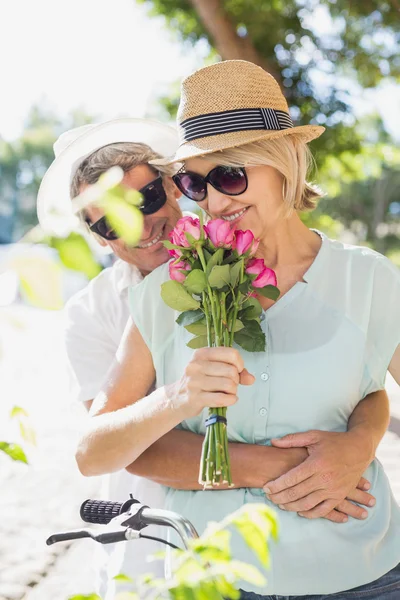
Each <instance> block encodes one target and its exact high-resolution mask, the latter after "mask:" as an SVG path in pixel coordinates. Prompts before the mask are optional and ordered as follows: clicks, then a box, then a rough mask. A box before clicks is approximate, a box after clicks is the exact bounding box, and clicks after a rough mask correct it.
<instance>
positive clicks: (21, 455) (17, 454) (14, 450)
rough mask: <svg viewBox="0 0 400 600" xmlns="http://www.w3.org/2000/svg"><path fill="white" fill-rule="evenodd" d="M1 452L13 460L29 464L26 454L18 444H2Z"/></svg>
mask: <svg viewBox="0 0 400 600" xmlns="http://www.w3.org/2000/svg"><path fill="white" fill-rule="evenodd" d="M0 451H2V452H4V453H5V454H7V456H9V457H10V458H12V460H15V461H18V462H23V463H25V464H26V465H27V464H28V459H27V458H26V454H25V452H24V451H23V450H22V448H21V446H18V444H9V443H8V442H0Z"/></svg>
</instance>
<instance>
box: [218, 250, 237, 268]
mask: <svg viewBox="0 0 400 600" xmlns="http://www.w3.org/2000/svg"><path fill="white" fill-rule="evenodd" d="M236 258H237V257H236V256H235V254H234V253H233V252H231V253H230V254H229V255H228V256H227V257H226V258H224V260H223V261H222V264H223V265H230V264H231V263H233V261H234V260H236Z"/></svg>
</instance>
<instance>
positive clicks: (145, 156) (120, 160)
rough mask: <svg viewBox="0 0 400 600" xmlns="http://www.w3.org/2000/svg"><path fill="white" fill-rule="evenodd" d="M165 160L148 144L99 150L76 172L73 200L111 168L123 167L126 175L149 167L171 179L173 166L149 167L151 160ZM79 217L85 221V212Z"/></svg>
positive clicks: (72, 190)
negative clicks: (135, 168)
mask: <svg viewBox="0 0 400 600" xmlns="http://www.w3.org/2000/svg"><path fill="white" fill-rule="evenodd" d="M160 158H163V157H162V156H161V155H160V154H158V153H157V152H154V150H152V149H151V148H150V146H148V145H147V144H142V143H133V142H119V143H116V144H108V145H107V146H103V147H102V148H99V149H98V150H96V151H95V152H93V153H92V154H90V155H89V156H87V157H86V158H85V159H84V160H83V161H82V162H81V164H80V165H79V167H78V169H77V170H76V172H75V174H74V176H73V178H72V181H71V185H70V195H71V198H75V197H76V196H78V195H79V194H80V192H81V187H82V185H84V184H86V185H92V184H93V183H97V181H98V179H99V177H100V176H101V175H103V173H105V172H106V171H108V169H111V167H115V166H117V167H121V169H122V170H123V171H124V173H128V171H130V170H131V169H133V168H134V167H137V166H139V165H147V166H148V167H149V169H151V170H152V171H153V172H154V174H158V173H160V174H161V175H166V176H169V177H171V176H172V175H173V173H174V168H173V167H172V166H169V165H168V166H157V167H153V166H152V165H149V164H148V163H149V161H150V160H154V159H160ZM78 216H79V217H80V219H81V220H82V221H85V214H84V211H80V212H79V214H78Z"/></svg>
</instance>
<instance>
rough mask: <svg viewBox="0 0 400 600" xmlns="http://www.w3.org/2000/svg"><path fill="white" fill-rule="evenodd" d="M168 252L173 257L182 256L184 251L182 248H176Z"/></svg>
mask: <svg viewBox="0 0 400 600" xmlns="http://www.w3.org/2000/svg"><path fill="white" fill-rule="evenodd" d="M168 254H169V255H170V256H172V258H180V257H181V256H182V252H181V251H180V250H177V249H176V248H172V249H171V250H168Z"/></svg>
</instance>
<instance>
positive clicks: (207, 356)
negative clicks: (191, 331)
mask: <svg viewBox="0 0 400 600" xmlns="http://www.w3.org/2000/svg"><path fill="white" fill-rule="evenodd" d="M192 360H195V361H196V362H197V361H199V360H206V361H213V362H224V363H229V364H231V365H234V366H235V367H236V368H237V370H238V372H239V373H241V372H242V371H243V369H244V362H243V358H242V357H241V356H240V353H239V351H238V350H236V348H225V347H224V346H218V347H216V348H198V350H196V351H195V352H194V354H193V359H192Z"/></svg>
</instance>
